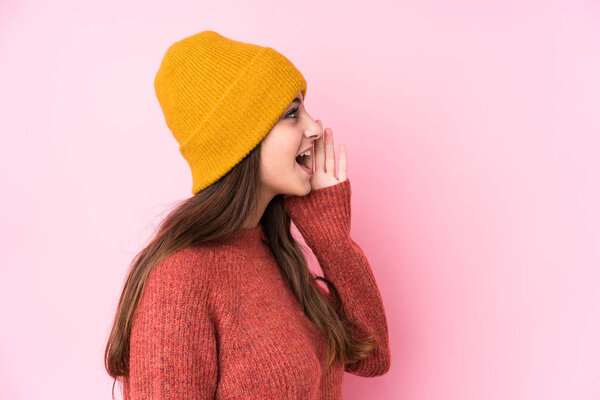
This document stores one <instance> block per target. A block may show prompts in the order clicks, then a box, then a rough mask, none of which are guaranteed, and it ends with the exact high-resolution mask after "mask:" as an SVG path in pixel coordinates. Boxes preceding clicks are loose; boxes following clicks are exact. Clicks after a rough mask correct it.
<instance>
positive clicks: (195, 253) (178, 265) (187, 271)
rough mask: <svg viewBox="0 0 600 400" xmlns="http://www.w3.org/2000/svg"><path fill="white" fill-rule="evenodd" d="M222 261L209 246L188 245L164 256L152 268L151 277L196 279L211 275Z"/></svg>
mask: <svg viewBox="0 0 600 400" xmlns="http://www.w3.org/2000/svg"><path fill="white" fill-rule="evenodd" d="M220 262H221V257H219V254H218V252H216V251H215V249H214V248H212V247H209V246H188V247H184V248H181V249H179V250H176V251H174V252H173V253H171V254H169V255H167V256H166V257H164V258H163V259H162V260H161V261H159V262H158V264H156V266H155V267H154V268H153V269H152V272H151V278H152V279H154V280H161V281H162V280H168V281H175V280H176V281H188V282H190V281H195V280H198V279H205V278H206V277H209V276H210V275H211V274H212V273H214V271H215V270H216V269H217V268H218V264H219V263H220Z"/></svg>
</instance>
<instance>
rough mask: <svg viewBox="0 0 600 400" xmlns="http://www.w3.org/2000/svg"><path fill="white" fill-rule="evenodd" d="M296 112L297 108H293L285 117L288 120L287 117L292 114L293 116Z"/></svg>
mask: <svg viewBox="0 0 600 400" xmlns="http://www.w3.org/2000/svg"><path fill="white" fill-rule="evenodd" d="M296 112H298V109H297V108H294V109H293V110H292V111H290V112H289V113H288V115H287V117H288V118H289V117H290V115H292V114H294V113H296ZM292 118H298V116H295V117H292Z"/></svg>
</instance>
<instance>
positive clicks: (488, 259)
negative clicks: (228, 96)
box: [0, 0, 600, 400]
mask: <svg viewBox="0 0 600 400" xmlns="http://www.w3.org/2000/svg"><path fill="white" fill-rule="evenodd" d="M205 29H212V30H216V31H217V32H220V33H221V34H223V35H225V36H227V37H230V38H233V39H236V40H242V41H246V42H251V43H257V44H260V45H263V46H271V47H273V48H275V49H277V50H278V51H280V52H282V53H283V54H285V55H286V56H287V57H288V58H290V60H292V62H294V64H295V65H296V66H297V67H298V68H299V69H300V70H301V71H302V72H303V74H304V75H305V77H306V79H307V81H308V91H307V99H306V105H307V108H308V110H309V112H310V113H311V115H312V116H313V117H315V118H320V119H322V120H323V121H324V123H325V126H330V127H332V128H333V132H334V138H335V142H336V151H337V150H339V144H341V143H345V144H347V148H348V162H349V164H348V173H349V177H350V179H351V182H352V188H353V198H352V203H353V211H352V217H353V220H352V235H353V238H354V239H355V241H356V242H357V243H359V244H360V245H361V247H362V248H363V250H364V251H365V253H366V254H367V255H368V257H369V260H370V261H371V265H372V267H373V270H374V272H375V275H376V278H377V280H378V283H379V285H380V291H381V294H382V296H383V299H384V303H385V307H386V312H387V316H388V320H389V329H390V340H391V348H392V367H391V369H390V371H389V372H388V374H386V375H384V376H381V377H376V378H372V379H366V378H360V377H356V376H353V375H350V374H346V375H345V389H344V393H345V398H346V399H411V400H422V399H435V400H449V399H461V400H465V399H469V400H471V399H473V400H475V399H486V400H496V399H497V400H505V399H523V400H525V399H527V400H529V399H545V400H549V399H570V400H571V399H577V400H587V399H590V400H591V399H599V398H600V269H599V267H600V208H599V205H600V157H599V153H600V139H599V137H600V95H599V94H600V72H599V71H600V7H599V5H598V3H597V2H592V1H587V2H586V1H573V0H569V1H567V0H565V1H553V2H550V1H522V0H521V1H503V2H482V1H454V2H447V1H416V0H413V1H404V2H402V1H400V2H399V1H369V2H349V1H335V2H334V1H326V2H317V1H310V0H309V1H302V2H298V1H289V2H281V1H253V2H241V1H238V2H228V1H220V2H210V3H207V2H200V1H171V2H165V1H160V2H158V1H147V0H146V1H129V2H123V1H119V2H117V1H93V2H92V1H83V2H82V1H61V0H53V1H24V0H19V1H16V0H4V1H3V2H2V3H1V5H0V59H1V61H0V87H1V88H2V89H1V91H0V92H1V94H0V110H1V111H0V112H1V113H2V142H1V143H2V145H1V146H0V148H1V149H2V157H0V162H1V163H2V165H0V171H2V172H1V174H2V176H1V182H2V193H3V195H2V200H1V201H2V204H1V206H2V207H1V210H2V211H1V213H2V215H1V218H2V233H1V235H2V237H1V238H0V242H1V243H2V246H3V249H2V250H3V251H2V255H3V256H2V258H3V259H2V262H1V268H2V271H1V272H2V279H1V280H0V282H1V283H0V285H1V286H0V304H1V306H0V307H2V309H1V311H2V318H3V322H2V329H1V330H0V343H1V344H0V398H2V399H12V400H17V399H58V398H61V399H82V398H85V399H110V392H111V386H112V379H111V378H110V377H109V376H108V375H107V373H106V372H105V370H104V367H103V352H104V345H105V343H106V339H107V336H108V332H109V328H110V324H111V322H112V318H113V316H114V312H115V308H116V305H117V301H118V296H119V294H120V291H121V288H122V285H123V281H124V279H125V274H126V272H127V270H128V268H129V262H130V261H131V259H132V258H133V256H134V255H135V254H136V253H137V252H138V251H139V250H140V249H141V248H142V246H144V245H145V244H146V243H147V240H148V239H149V237H150V235H151V234H152V233H153V232H154V229H155V228H156V226H157V224H158V222H159V221H160V220H161V219H162V218H163V217H164V216H165V215H166V211H167V209H168V208H170V207H171V206H174V205H175V202H177V201H179V200H182V199H184V198H187V197H189V196H190V192H189V191H190V188H191V176H190V174H189V169H188V166H187V164H186V163H185V161H184V159H183V158H182V157H181V155H180V154H179V153H178V150H177V144H176V142H175V140H174V139H173V138H172V137H171V134H170V131H168V128H167V127H166V125H165V122H164V119H163V116H162V114H161V111H160V108H159V105H158V102H157V100H156V97H155V94H154V88H153V86H152V83H153V78H154V74H155V73H156V71H157V69H158V66H159V63H160V60H161V58H162V56H163V54H164V51H165V50H166V49H167V47H168V46H169V45H170V44H171V43H173V42H174V41H176V40H179V39H182V38H183V37H186V36H188V35H191V34H193V33H197V32H199V31H202V30H205ZM117 398H120V396H117Z"/></svg>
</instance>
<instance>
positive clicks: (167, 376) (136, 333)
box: [124, 249, 218, 400]
mask: <svg viewBox="0 0 600 400" xmlns="http://www.w3.org/2000/svg"><path fill="white" fill-rule="evenodd" d="M213 259H214V257H213V256H212V254H207V256H206V257H204V260H206V261H204V260H203V262H202V264H203V263H205V262H211V260H213ZM194 260H198V258H197V257H196V258H194V257H193V256H192V255H191V254H189V253H187V250H185V249H183V250H180V251H177V252H175V253H173V254H171V255H170V256H169V257H167V258H166V259H165V260H163V261H162V262H161V263H159V264H158V265H156V266H155V267H154V269H153V270H152V271H151V273H150V276H149V277H148V280H147V282H146V286H145V288H144V292H143V295H142V297H141V299H140V301H139V303H138V308H137V310H136V314H135V318H134V322H133V326H132V332H131V338H130V363H129V376H128V378H127V379H126V380H125V382H127V385H126V387H125V389H124V399H125V400H138V399H153V400H167V399H189V400H192V399H194V400H200V399H212V398H213V397H214V394H215V391H216V388H217V377H218V361H217V339H216V336H215V331H216V330H215V325H214V324H213V321H212V318H211V309H212V307H211V306H210V304H211V298H210V293H211V291H210V290H209V288H208V287H207V283H208V282H210V279H205V278H204V277H205V276H206V277H207V278H208V276H207V275H208V274H207V272H206V268H203V267H205V266H204V265H198V264H199V263H198V261H194Z"/></svg>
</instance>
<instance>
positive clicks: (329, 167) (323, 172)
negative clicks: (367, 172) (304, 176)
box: [310, 120, 348, 190]
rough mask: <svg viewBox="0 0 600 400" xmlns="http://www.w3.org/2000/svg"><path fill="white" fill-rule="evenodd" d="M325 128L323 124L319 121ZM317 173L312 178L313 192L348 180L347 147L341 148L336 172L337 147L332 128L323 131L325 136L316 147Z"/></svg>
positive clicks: (343, 145) (317, 142)
mask: <svg viewBox="0 0 600 400" xmlns="http://www.w3.org/2000/svg"><path fill="white" fill-rule="evenodd" d="M317 122H318V123H319V124H320V125H321V127H323V122H321V121H320V120H317ZM314 147H315V148H314V153H315V154H314V157H315V172H314V173H313V175H312V176H311V178H310V185H311V188H312V190H318V189H322V188H325V187H327V186H332V185H335V184H338V183H340V182H343V181H345V180H346V179H347V178H348V154H347V151H346V145H345V144H342V145H341V146H340V156H339V159H338V165H337V167H338V172H337V177H336V172H335V147H334V144H333V132H332V130H331V128H325V129H324V130H323V136H322V137H321V138H319V139H317V140H316V141H315V145H314Z"/></svg>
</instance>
